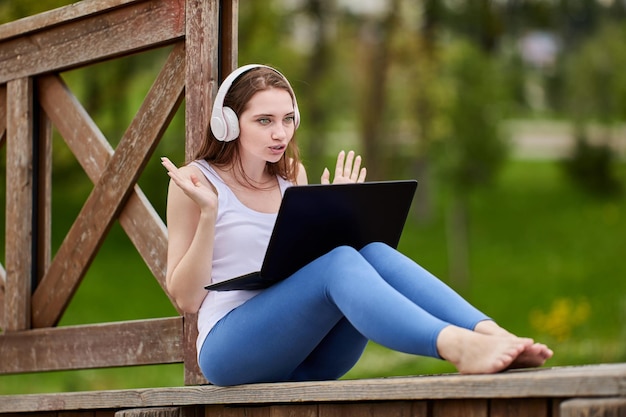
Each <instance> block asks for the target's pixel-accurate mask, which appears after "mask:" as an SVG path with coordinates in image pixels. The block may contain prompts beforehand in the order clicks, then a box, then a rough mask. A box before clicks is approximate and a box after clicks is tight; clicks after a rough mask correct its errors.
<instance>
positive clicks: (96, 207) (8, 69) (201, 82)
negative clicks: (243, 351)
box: [0, 0, 238, 384]
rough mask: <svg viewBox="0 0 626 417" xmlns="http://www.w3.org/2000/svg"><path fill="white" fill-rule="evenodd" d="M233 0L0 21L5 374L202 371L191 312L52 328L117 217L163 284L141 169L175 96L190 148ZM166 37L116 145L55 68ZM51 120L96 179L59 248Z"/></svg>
mask: <svg viewBox="0 0 626 417" xmlns="http://www.w3.org/2000/svg"><path fill="white" fill-rule="evenodd" d="M237 10H238V2H237V0H84V1H81V2H78V3H75V4H72V5H70V6H67V7H63V8H60V9H56V10H52V11H49V12H46V13H42V14H40V15H36V16H32V17H28V18H24V19H21V20H18V21H15V22H11V23H7V24H4V25H2V26H0V145H1V146H6V187H7V191H6V236H5V239H6V253H5V265H4V267H3V268H1V267H0V328H1V329H2V331H3V332H2V334H0V352H2V360H0V374H7V373H24V372H38V371H48V370H69V369H85V368H97V367H112V366H126V365H142V364H161V363H180V362H183V363H184V364H185V383H187V384H195V383H201V382H204V378H203V377H202V376H201V374H200V373H199V370H198V368H197V364H196V358H195V356H196V352H195V345H194V342H195V336H196V318H195V317H194V316H191V315H187V316H182V315H181V316H178V317H171V318H162V319H151V320H138V321H128V322H118V323H104V324H94V325H81V326H63V327H56V325H57V324H58V322H59V320H60V318H61V317H62V315H63V313H64V311H65V309H66V307H67V306H68V303H69V302H70V300H71V298H72V296H73V295H74V293H75V292H76V290H77V288H78V286H79V285H80V283H81V281H82V279H83V277H84V276H85V274H86V272H87V270H88V269H89V267H90V264H91V262H92V260H93V259H94V257H95V255H96V253H97V252H98V250H99V248H100V246H101V244H102V242H103V241H104V239H105V237H106V235H107V232H108V231H109V229H110V227H111V226H112V224H113V222H115V221H116V220H119V222H120V224H121V226H122V228H123V229H124V231H125V232H126V234H127V235H128V236H129V238H130V240H131V241H132V242H133V244H134V245H135V247H136V248H137V250H138V251H139V253H140V254H141V256H142V258H143V260H144V261H145V263H146V264H147V266H148V267H149V269H150V271H151V272H152V274H153V275H154V277H155V279H156V280H157V281H158V282H159V284H160V285H161V287H162V288H165V271H166V265H165V260H166V249H167V229H166V227H165V225H164V223H163V221H162V219H161V218H160V217H159V215H158V214H157V213H156V211H155V210H154V208H153V207H152V205H151V204H150V201H149V200H148V199H147V197H146V196H145V195H144V194H143V192H142V190H141V189H140V188H139V187H138V185H137V180H138V178H139V176H140V174H141V172H142V169H143V168H144V167H145V165H146V163H147V162H148V160H149V159H150V158H151V157H152V153H153V151H154V149H155V147H156V145H157V144H158V143H159V140H160V139H161V137H162V135H163V133H164V131H165V129H166V128H167V126H168V124H169V122H170V120H171V119H172V117H173V116H174V114H175V113H176V111H177V109H178V107H179V105H180V104H181V102H182V101H183V100H185V130H186V132H185V137H186V139H185V152H186V154H187V155H190V154H191V153H192V152H193V150H194V148H195V147H196V146H198V142H199V140H201V138H203V137H204V135H206V133H207V129H208V121H209V117H208V115H209V114H210V107H211V102H212V98H213V97H214V94H215V92H216V86H217V82H218V80H219V78H220V75H221V74H225V73H228V72H230V71H231V70H232V69H233V68H234V67H235V65H236V49H237ZM165 45H171V52H170V54H169V57H168V58H167V60H166V62H165V64H164V66H163V67H162V69H161V70H160V73H159V75H158V76H157V78H156V80H155V82H154V84H153V85H152V87H151V89H150V91H149V92H148V94H147V95H146V97H145V100H144V102H143V104H142V106H141V107H140V109H139V111H138V112H137V114H136V116H135V117H134V119H133V120H132V122H131V123H130V125H129V126H128V129H127V130H126V132H125V133H124V135H123V137H122V138H121V140H120V142H119V144H118V145H117V146H116V148H115V150H113V147H112V146H111V145H110V144H109V141H108V140H107V138H106V137H105V136H104V135H103V134H102V132H101V131H100V130H99V129H98V127H97V125H96V124H95V123H94V121H93V120H92V119H91V117H90V116H89V114H88V113H87V111H86V110H85V109H84V108H83V107H82V106H81V104H80V103H79V102H78V100H77V99H76V98H75V97H74V96H73V95H72V92H71V91H70V90H69V88H68V86H67V85H65V84H64V82H63V80H62V79H61V77H60V75H59V74H60V73H61V72H62V71H67V70H70V69H74V68H79V67H84V66H88V65H91V64H95V63H98V62H100V61H103V60H109V59H115V58H120V57H123V56H126V55H129V54H135V53H141V52H144V51H147V50H150V49H154V48H158V47H162V46H165ZM53 127H54V128H55V129H56V130H57V131H58V132H59V134H60V136H62V137H63V139H64V140H65V142H66V144H67V146H68V148H69V149H70V150H71V151H72V152H73V154H74V155H75V157H76V159H77V160H78V162H79V163H80V165H81V166H82V168H83V170H84V171H85V173H86V175H87V176H88V177H89V179H90V180H91V181H92V182H93V184H94V187H93V190H92V192H91V194H90V195H89V196H88V198H87V199H86V201H85V203H84V205H83V207H82V210H81V211H80V213H79V214H78V216H77V218H76V220H75V221H74V223H73V225H72V227H71V228H70V230H69V231H68V233H67V235H66V236H65V239H64V240H63V242H62V243H61V245H60V247H59V248H58V250H57V251H56V253H55V254H54V256H52V251H51V236H50V235H51V232H50V231H51V222H52V213H51V187H52V181H51V176H52V174H51V173H52V162H51V161H52V146H51V142H52V130H53ZM155 335H158V337H155Z"/></svg>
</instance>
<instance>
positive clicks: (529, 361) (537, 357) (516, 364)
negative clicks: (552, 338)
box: [509, 343, 554, 369]
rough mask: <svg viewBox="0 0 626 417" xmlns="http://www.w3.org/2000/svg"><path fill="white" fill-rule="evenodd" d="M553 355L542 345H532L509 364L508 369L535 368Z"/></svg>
mask: <svg viewBox="0 0 626 417" xmlns="http://www.w3.org/2000/svg"><path fill="white" fill-rule="evenodd" d="M553 354H554V353H553V352H552V350H551V349H550V348H548V347H547V346H546V345H544V344H542V343H533V344H532V345H530V346H529V347H527V348H526V349H524V351H523V352H522V353H520V354H519V356H518V357H517V358H515V360H514V361H513V362H512V363H511V365H510V366H509V368H511V369H514V368H536V367H538V366H542V365H543V364H544V363H546V361H547V360H548V359H550V358H551V357H552V355H553Z"/></svg>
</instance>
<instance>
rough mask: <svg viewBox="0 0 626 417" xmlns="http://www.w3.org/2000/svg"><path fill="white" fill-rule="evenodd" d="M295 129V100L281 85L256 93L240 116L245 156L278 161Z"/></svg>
mask: <svg viewBox="0 0 626 417" xmlns="http://www.w3.org/2000/svg"><path fill="white" fill-rule="evenodd" d="M294 131H295V124H294V111H293V101H292V100H291V95H290V94H289V93H288V92H287V91H286V90H283V89H281V88H271V89H269V90H263V91H259V92H258V93H256V94H254V95H253V96H252V98H251V99H250V101H248V104H247V105H246V107H245V108H244V110H243V112H242V113H241V115H240V116H239V147H240V151H241V152H242V156H244V155H245V157H253V158H258V159H262V160H264V161H265V162H278V161H279V160H280V158H282V156H283V155H284V153H285V150H286V149H287V144H288V143H289V141H290V140H291V139H292V138H293V134H294Z"/></svg>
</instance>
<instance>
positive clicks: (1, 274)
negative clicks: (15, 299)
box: [0, 264, 7, 329]
mask: <svg viewBox="0 0 626 417" xmlns="http://www.w3.org/2000/svg"><path fill="white" fill-rule="evenodd" d="M6 281H7V273H6V271H5V270H4V266H2V264H0V329H4V328H5V326H6V325H5V323H4V292H5V285H6Z"/></svg>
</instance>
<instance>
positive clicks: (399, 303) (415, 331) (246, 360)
mask: <svg viewBox="0 0 626 417" xmlns="http://www.w3.org/2000/svg"><path fill="white" fill-rule="evenodd" d="M486 319H488V317H487V316H485V315H484V314H483V313H481V312H480V311H478V310H477V309H476V308H474V307H473V306H471V305H470V304H469V303H468V302H467V301H465V300H464V299H463V298H462V297H461V296H459V295H458V294H457V293H456V292H454V291H453V290H452V289H451V288H450V287H448V286H447V285H446V284H444V283H443V282H441V281H440V280H439V279H437V278H436V277H434V276H433V275H431V274H430V273H429V272H428V271H426V270H425V269H423V268H422V267H421V266H419V265H418V264H416V263H415V262H414V261H412V260H411V259H409V258H407V257H406V256H404V255H402V254H401V253H400V252H398V251H396V250H395V249H393V248H391V247H389V246H387V245H385V244H382V243H372V244H370V245H367V246H366V247H364V248H363V249H361V250H360V251H357V250H355V249H353V248H350V247H339V248H336V249H334V250H332V251H331V252H329V253H327V254H326V255H324V256H322V257H320V258H318V259H317V260H315V261H313V262H311V263H310V264H308V265H307V266H305V267H303V268H302V269H301V270H299V271H298V272H296V273H295V274H293V275H292V276H291V277H289V278H288V279H286V280H284V281H281V282H280V283H278V284H275V285H273V286H272V287H270V288H268V289H266V290H264V291H263V292H261V293H260V294H259V295H257V296H255V297H254V298H252V299H250V300H248V301H247V302H245V303H244V304H242V305H241V306H239V307H237V308H236V309H234V310H232V311H231V312H230V313H228V314H227V315H226V316H225V317H224V318H222V319H221V320H220V321H219V322H218V323H217V324H216V325H215V327H214V328H213V329H212V330H211V332H210V333H209V335H208V336H207V338H206V339H205V341H204V344H203V346H202V349H201V350H200V355H199V364H200V368H201V370H202V372H203V373H204V375H205V377H206V378H207V379H208V380H209V381H211V382H212V383H214V384H216V385H222V386H228V385H238V384H245V383H255V382H278V381H305V380H328V379H337V378H339V377H341V376H342V375H344V374H345V373H346V372H348V371H349V370H350V369H351V368H352V367H353V366H354V364H355V363H356V362H357V361H358V359H359V358H360V356H361V355H362V353H363V350H364V349H365V346H366V344H367V341H368V340H372V341H374V342H376V343H379V344H381V345H383V346H386V347H388V348H390V349H394V350H397V351H401V352H406V353H411V354H416V355H422V356H430V357H435V358H439V355H438V353H437V337H438V335H439V332H440V331H441V330H442V329H443V328H444V327H446V326H448V325H450V324H454V325H456V326H459V327H463V328H466V329H473V328H474V327H475V326H476V324H477V323H478V322H479V321H482V320H486Z"/></svg>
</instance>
